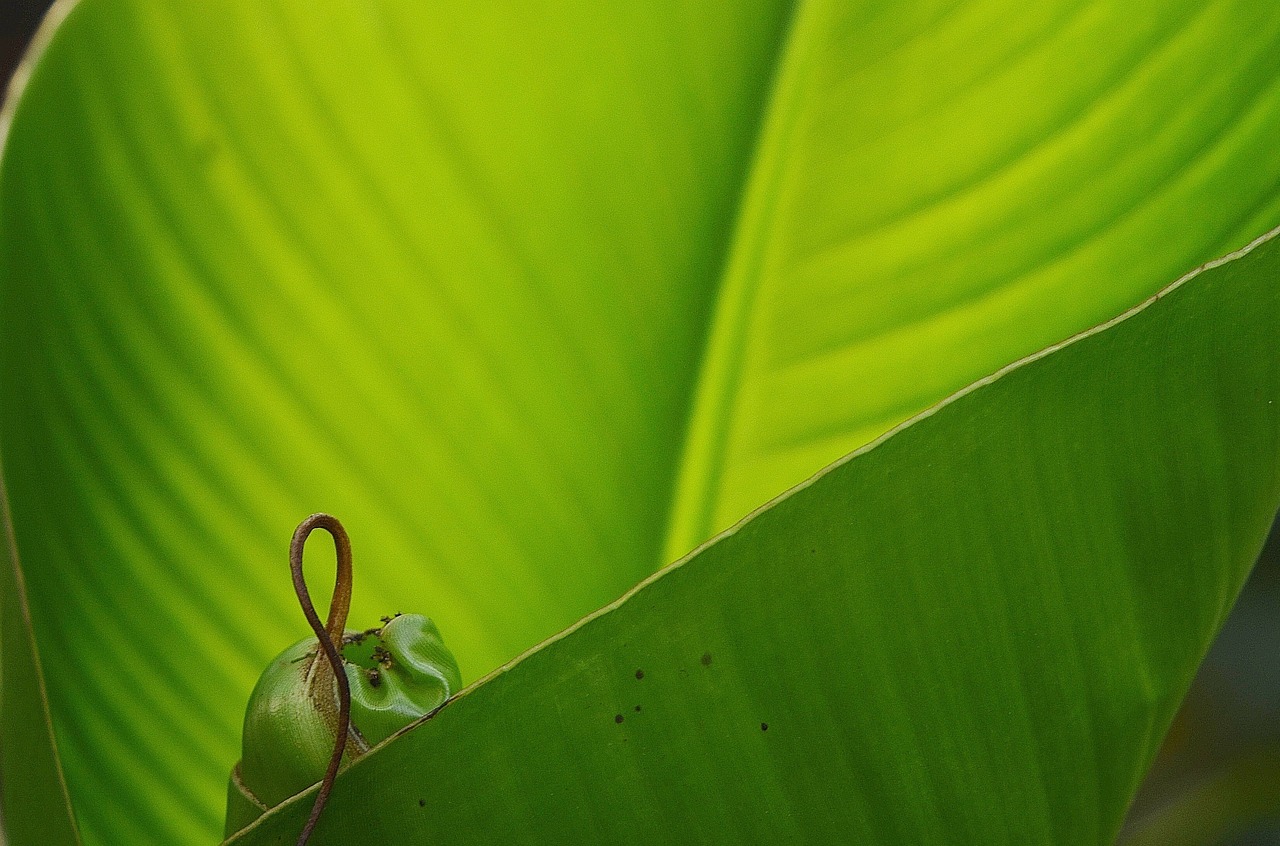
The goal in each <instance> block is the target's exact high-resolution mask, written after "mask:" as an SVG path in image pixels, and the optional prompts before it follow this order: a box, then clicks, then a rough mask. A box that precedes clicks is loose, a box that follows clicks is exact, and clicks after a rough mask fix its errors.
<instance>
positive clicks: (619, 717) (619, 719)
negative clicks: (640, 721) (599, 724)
mask: <svg viewBox="0 0 1280 846" xmlns="http://www.w3.org/2000/svg"><path fill="white" fill-rule="evenodd" d="M613 721H614V722H615V723H621V722H622V715H621V714H615V715H614V717H613Z"/></svg>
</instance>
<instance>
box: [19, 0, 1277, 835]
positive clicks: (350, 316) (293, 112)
mask: <svg viewBox="0 0 1280 846" xmlns="http://www.w3.org/2000/svg"><path fill="white" fill-rule="evenodd" d="M1278 32H1280V12H1277V11H1276V10H1275V9H1273V8H1270V7H1269V6H1267V5H1266V4H1259V3H1254V2H1216V3H1213V4H1209V5H1203V4H1192V3H1188V2H1174V1H1173V0H1160V2H1156V1H1155V0H1149V2H1141V3H1137V4H1128V5H1126V6H1125V7H1124V8H1120V7H1118V6H1116V5H1113V4H1101V3H1099V4H1078V3H1066V2H1063V3H1047V4H1037V5H1036V6H1035V8H1034V9H1031V8H1028V7H1027V6H1026V4H1016V3H1012V2H996V1H995V0H987V1H986V2H984V0H970V2H929V1H928V0H914V2H911V3H896V2H895V3H859V4H851V3H845V4H840V3H829V2H804V3H799V4H797V5H795V6H794V7H792V6H790V5H788V4H784V3H780V2H779V3H773V2H765V0H759V2H754V3H728V2H724V3H711V4H692V5H691V4H681V3H675V2H665V3H663V2H651V3H646V4H626V5H625V6H622V7H617V6H616V4H592V3H586V2H567V1H563V0H562V2H550V1H549V0H548V2H542V3H535V4H529V3H521V4H515V3H511V4H474V3H440V4H430V5H429V6H428V5H427V4H417V3H410V2H403V0H378V2H372V3H362V4H349V3H343V2H338V0H323V1H322V2H319V3H317V2H308V3H302V2H292V1H291V2H281V3H273V4H269V5H266V6H264V5H263V4H260V3H255V2H249V0H217V2H211V3H201V4H179V3H144V2H141V0H115V1H114V2H108V0H83V2H81V3H80V4H79V5H77V6H76V7H75V8H74V10H73V11H72V12H71V13H70V15H69V17H68V18H67V21H66V23H65V24H64V25H63V26H62V27H61V29H60V30H59V31H58V33H57V35H56V37H55V38H53V40H52V42H51V44H50V46H49V48H48V50H47V51H45V52H44V53H43V54H42V55H41V57H40V59H39V61H38V62H37V63H36V65H35V66H34V69H33V73H32V77H31V82H30V84H29V85H28V86H27V89H26V91H25V93H24V95H23V97H22V98H21V100H20V101H19V102H18V103H17V104H16V108H15V110H14V114H13V124H12V130H11V132H10V135H9V138H8V141H7V145H6V148H5V152H4V159H3V164H2V169H0V259H2V261H3V264H2V265H0V274H2V275H0V403H2V404H0V455H2V457H3V460H4V470H5V474H6V481H7V484H8V487H9V493H10V497H11V503H12V511H13V519H14V527H15V530H16V539H17V548H18V555H19V560H20V562H21V575H22V576H23V577H24V578H25V583H26V588H27V593H26V597H27V599H28V601H29V606H30V618H31V622H32V629H31V632H32V634H33V637H34V650H35V652H36V653H38V655H39V656H40V657H41V658H42V660H43V665H44V668H45V676H46V680H47V686H48V708H49V713H50V716H51V719H52V725H53V728H54V734H55V736H56V739H57V741H58V744H59V750H60V752H61V754H62V762H63V765H64V769H65V772H66V778H67V784H68V788H69V791H70V794H71V801H72V803H73V805H74V807H75V813H76V817H77V819H78V821H79V823H80V827H81V829H82V832H83V836H84V840H85V841H86V842H89V843H101V842H143V841H149V840H154V841H161V842H194V841H196V840H199V839H202V838H203V839H209V838H210V837H212V836H213V834H214V833H216V831H217V830H218V829H219V820H220V818H221V803H222V799H223V795H224V794H223V787H224V785H225V779H226V773H227V770H228V769H229V767H230V765H231V763H232V762H233V761H234V760H235V758H236V756H237V746H238V738H239V721H240V716H241V711H240V709H241V708H242V707H243V703H244V701H245V699H246V698H247V696H248V692H249V689H250V688H251V687H252V685H253V681H254V679H255V678H256V676H257V673H258V672H259V671H260V669H261V668H262V667H263V666H264V665H265V664H266V662H267V661H268V660H269V659H270V657H271V656H272V655H273V654H275V653H276V652H277V651H278V650H279V649H280V648H281V647H282V646H284V645H285V644H287V643H289V642H291V641H293V640H295V639H296V638H297V637H299V636H301V635H302V634H303V633H304V627H303V626H302V625H301V620H300V618H299V616H298V614H297V612H296V610H294V607H293V604H292V599H291V597H290V594H289V589H288V583H287V579H286V578H284V577H283V574H284V572H285V570H284V552H285V545H286V544H285V542H286V540H287V538H288V534H289V532H290V531H291V529H292V526H293V525H294V524H295V523H296V522H297V520H298V519H300V518H301V516H304V515H305V514H307V513H310V512H312V511H316V510H326V511H330V512H333V513H337V514H339V515H340V516H341V517H342V519H343V520H344V522H345V523H346V524H347V526H348V528H349V529H350V530H351V533H352V535H353V538H354V542H355V547H356V556H357V559H358V567H359V573H358V575H357V586H356V604H355V607H354V614H355V617H354V618H353V622H354V623H355V624H356V625H360V619H361V618H362V617H363V618H364V619H367V620H369V621H370V623H372V621H374V620H376V619H377V617H378V616H379V615H381V614H384V613H391V612H394V611H405V612H414V611H416V612H420V613H425V614H429V615H430V616H432V617H433V618H434V619H436V620H437V621H438V622H439V624H440V627H441V630H442V632H443V633H444V636H445V639H446V641H447V643H448V644H449V645H450V647H451V648H452V649H453V650H454V652H455V653H456V654H457V656H458V658H459V661H460V663H461V665H462V668H463V672H464V674H466V677H467V678H468V679H475V678H477V677H478V676H480V675H482V674H483V673H485V672H487V671H489V670H490V669H492V668H494V667H496V666H498V665H499V664H501V663H502V662H504V661H506V660H508V659H510V658H511V657H512V656H513V655H515V654H517V653H518V652H519V651H520V650H522V649H525V648H528V647H530V646H532V645H534V644H535V643H537V642H538V641H539V640H541V639H542V638H544V637H546V636H548V635H550V634H552V633H554V632H556V631H557V630H559V629H561V628H563V627H564V626H567V625H569V624H571V623H572V622H573V621H574V620H576V619H578V618H580V617H581V616H582V615H583V614H585V613H587V612H590V611H592V610H593V609H596V608H598V607H600V606H602V605H604V604H606V603H608V602H610V601H611V600H613V599H614V598H616V597H617V596H618V595H619V594H620V593H622V592H623V591H624V590H626V589H627V588H628V587H629V586H631V585H633V584H635V583H636V582H637V581H638V580H639V579H641V578H643V577H644V576H645V575H647V574H649V573H651V572H652V571H653V570H654V569H656V568H657V567H658V566H660V565H661V564H664V563H667V562H668V561H671V560H674V559H675V558H677V557H679V556H681V555H683V554H684V553H685V552H687V551H688V550H689V549H690V548H692V547H693V546H694V545H695V544H696V543H698V542H700V541H702V540H704V539H705V538H707V537H708V536H710V535H711V534H712V533H713V532H714V531H716V530H717V529H720V528H723V527H725V526H727V525H728V524H729V523H731V522H733V521H734V520H735V519H737V518H738V517H741V516H742V515H744V514H745V513H747V512H748V511H749V510H751V509H752V508H754V507H756V506H758V505H759V504H761V503H763V502H764V501H765V500H767V499H769V498H770V497H772V496H774V495H776V494H778V493H779V492H781V491H783V490H784V489H786V488H787V487H788V486H790V485H792V484H795V483H797V482H800V481H801V480H803V479H804V478H806V477H807V476H808V475H809V474H811V473H813V472H814V471H816V470H818V469H819V468H821V467H822V466H823V465H825V464H826V463H828V462H829V461H831V460H834V459H836V458H838V457H839V456H841V455H842V454H844V453H846V452H848V451H850V450H852V449H854V448H856V447H858V446H860V445H862V444H864V443H866V442H868V441H870V440H871V439H872V438H874V437H875V436H877V435H878V434H880V433H882V432H884V431H885V430H887V429H888V428H889V427H890V426H892V425H894V424H895V423H897V422H899V421H901V420H903V419H905V418H906V417H908V416H910V415H911V414H912V413H914V412H916V411H918V410H920V409H922V408H925V407H927V406H929V405H930V404H932V403H933V402H936V401H937V400H939V399H941V398H942V397H944V396H946V395H947V394H949V393H951V392H952V391H954V390H956V389H959V388H961V387H963V386H964V385H965V384H967V383H969V382H971V381H973V380H974V379H976V378H979V377H981V376H983V375H985V374H988V373H990V372H992V371H993V370H995V369H996V368H998V367H1000V366H1002V365H1004V364H1006V363H1007V362H1009V361H1012V360H1014V359H1016V358H1018V357H1020V356H1022V355H1026V354H1029V353H1031V352H1034V351H1035V350H1037V349H1040V348H1042V347H1044V346H1045V345H1047V344H1050V343H1053V342H1055V341H1058V340H1061V339H1062V338H1064V337H1066V336H1068V335H1070V334H1072V333H1074V332H1076V331H1079V330H1082V329H1085V328H1087V327H1088V326H1091V325H1094V324H1096V323H1098V322H1100V321H1102V320H1105V319H1107V318H1110V317H1112V316H1114V315H1115V314H1117V313H1118V312H1119V311H1121V310H1123V309H1124V308H1125V307H1127V306H1129V305H1132V304H1133V303H1135V302H1137V301H1138V300H1140V299H1142V298H1143V297H1145V296H1147V295H1149V294H1150V293H1152V292H1153V291H1155V290H1157V289H1158V288H1160V287H1161V286H1162V285H1164V284H1166V283H1167V282H1168V281H1170V280H1171V279H1173V278H1175V277H1176V276H1177V275H1178V274H1180V273H1181V272H1183V271H1185V270H1187V269H1189V268H1190V267H1192V266H1194V265H1195V264H1197V263H1199V262H1201V261H1204V260H1207V259H1209V258H1212V257H1214V256H1215V255H1218V254H1220V253H1222V252H1225V251H1226V250H1228V249H1231V248H1233V247H1235V246H1238V245H1239V244H1242V243H1244V242H1245V241H1247V240H1248V239H1249V238H1250V237H1252V236H1254V235H1256V234H1258V233H1260V232H1261V231H1263V230H1265V229H1267V228H1268V227H1270V226H1271V225H1274V223H1275V222H1276V219H1277V217H1278V216H1280V212H1278V211H1277V207H1278V205H1280V191H1277V186H1278V185H1280V149H1277V147H1276V145H1275V144H1274V143H1273V139H1274V138H1275V137H1276V131H1277V128H1278V127H1277V123H1278V122H1280V98H1277V96H1276V87H1277V80H1280V50H1277V49H1276V47H1277V45H1276V41H1277V39H1278V34H1277V33H1278ZM976 434H977V433H975V436H976ZM1194 471H1196V468H1191V470H1190V471H1189V472H1194ZM1063 495H1064V496H1070V495H1084V494H1083V493H1081V492H1079V491H1072V492H1064V494H1063ZM1079 566H1081V567H1089V568H1095V569H1096V568H1099V567H1102V566H1103V565H1102V564H1100V563H1092V562H1087V561H1082V562H1080V563H1079ZM1231 566H1232V567H1234V566H1236V564H1235V562H1233V563H1232V565H1231ZM1223 567H1224V569H1223V570H1221V571H1218V570H1212V569H1211V570H1209V571H1207V572H1206V573H1205V574H1204V578H1206V579H1209V580H1211V581H1213V580H1221V583H1222V584H1230V583H1231V580H1230V578H1228V576H1227V575H1225V574H1228V573H1234V572H1235V571H1234V570H1233V569H1231V568H1228V567H1226V565H1223ZM323 581H325V579H321V578H319V576H318V575H317V577H316V578H313V582H316V583H320V582H323ZM1215 583H1217V582H1215ZM1013 587H1014V586H1012V585H1011V587H1010V589H1011V590H1012V589H1013ZM1224 597H1225V595H1224ZM1016 598H1017V597H1015V596H1014V595H1012V594H1011V595H1010V597H1009V599H1010V601H1011V602H1012V601H1015V600H1016ZM1222 601H1224V602H1225V601H1226V599H1225V598H1223V599H1222ZM705 613H706V616H707V617H708V618H709V619H714V618H717V617H719V616H721V615H723V614H727V613H730V609H728V608H726V607H724V606H723V605H722V604H721V603H718V602H715V603H711V604H709V605H708V606H707V608H706V609H705ZM784 613H785V612H784V611H783V610H780V611H779V612H778V616H777V617H776V619H774V622H775V623H776V622H779V621H781V620H782V616H781V615H782V614H784ZM794 622H795V621H793V623H794ZM5 625H6V626H7V627H9V626H10V623H9V622H6V624H5ZM762 625H763V623H762ZM934 625H937V626H939V627H940V626H941V624H940V623H939V624H934ZM1170 625H1171V626H1174V627H1175V628H1176V629H1177V631H1175V632H1173V633H1172V634H1171V635H1170V640H1171V642H1177V643H1183V644H1192V643H1197V642H1198V640H1197V639H1196V637H1192V628H1193V627H1194V626H1195V625H1197V623H1196V621H1191V620H1188V621H1186V626H1187V627H1188V628H1186V629H1183V628H1180V626H1181V625H1182V624H1181V623H1178V622H1176V621H1174V622H1171V623H1170ZM9 630H10V629H9V628H6V637H7V633H8V632H9ZM18 630H19V632H20V631H21V628H20V627H19V629H18ZM928 631H933V632H934V634H935V635H936V634H937V632H938V631H940V628H939V629H938V630H933V629H928V630H925V629H922V630H921V634H920V636H921V637H922V638H923V637H925V636H926V634H927V632H928ZM1195 632H1196V633H1197V637H1198V632H1199V629H1195ZM1188 648H1189V647H1188ZM31 651H32V650H30V649H28V650H27V652H31ZM9 654H10V652H9V646H8V645H6V655H9ZM12 654H15V655H20V654H22V653H21V650H18V651H15V652H13V653H12ZM1184 657H1185V658H1186V660H1192V659H1193V657H1194V650H1192V651H1191V652H1188V653H1187V654H1186V655H1185V656H1184ZM8 660H9V658H8V657H6V661H8ZM1046 660H1047V659H1046ZM1060 660H1061V661H1067V660H1068V658H1061V659H1060ZM833 669H834V668H833ZM1059 669H1060V668H1059V667H1058V664H1057V663H1056V662H1054V661H1050V662H1049V667H1048V669H1046V670H1045V671H1044V672H1045V673H1049V674H1052V673H1056V672H1058V671H1059ZM548 672H551V671H548ZM849 672H856V671H849ZM8 675H9V674H8V669H7V666H6V677H8ZM16 677H17V678H19V679H21V678H22V676H21V674H18V675H17V676H16ZM1157 682H1158V685H1159V686H1169V685H1173V682H1172V681H1171V680H1170V678H1162V679H1159V680H1157ZM19 684H22V685H23V686H22V687H19V689H18V690H17V691H13V690H12V687H10V688H9V689H6V693H5V696H6V698H7V701H8V698H9V697H10V694H11V693H12V696H13V697H14V701H17V700H24V698H25V699H31V698H38V696H39V693H40V691H39V689H38V688H37V687H36V686H34V684H32V685H26V684H25V683H21V682H19ZM1161 689H1164V688H1163V687H1161ZM24 701H25V700H24ZM962 705H963V702H960V701H957V703H956V707H957V708H959V707H961V706H962ZM37 710H38V709H37ZM445 713H446V714H447V713H449V711H446V712H445ZM974 713H976V712H974ZM973 715H974V714H973V713H970V717H973ZM1069 717H1070V715H1066V716H1064V717H1063V718H1064V719H1068V718H1069ZM5 726H6V728H5V731H6V739H5V741H4V745H7V744H8V740H7V736H8V734H9V733H11V732H13V731H19V730H22V727H21V726H20V725H18V724H16V723H14V722H12V721H10V720H8V719H6V721H5ZM473 730H475V731H481V730H482V728H481V727H480V726H478V725H477V726H476V727H475V728H474V729H473ZM483 730H484V731H488V732H491V733H492V735H493V737H494V738H495V739H494V742H495V743H500V742H501V733H502V732H504V731H506V730H507V729H506V728H505V727H503V726H500V725H496V724H494V725H489V726H488V727H487V728H486V729H483ZM1053 730H1055V727H1054V726H1049V727H1047V728H1046V729H1045V731H1046V732H1051V731H1053ZM963 751H965V752H966V754H968V755H972V756H975V758H977V757H982V756H984V755H985V754H986V752H985V751H984V750H963ZM476 754H480V753H479V752H477V753H476ZM938 754H939V755H941V754H942V753H941V752H939V753H938ZM962 757H963V756H962ZM19 764H20V762H17V761H15V760H14V759H13V758H11V757H6V758H5V759H4V767H5V773H6V774H7V773H11V772H12V771H13V770H12V768H13V767H15V766H18V765H19ZM584 766H585V765H584ZM775 776H776V778H778V779H785V778H790V777H791V776H790V775H789V774H784V773H781V772H779V773H775ZM6 777H7V778H8V777H9V776H6ZM583 777H584V778H585V777H586V776H583ZM108 797H109V798H108ZM1109 798H1111V799H1112V800H1114V797H1109ZM50 801H51V802H52V798H51V800H50ZM1116 801H1118V800H1116ZM5 811H6V814H7V815H8V816H9V817H10V818H11V819H12V818H13V817H14V815H15V814H16V815H18V816H19V817H21V816H22V815H26V814H30V815H32V816H31V819H37V820H38V818H39V815H40V814H42V813H44V810H43V809H41V808H31V809H27V808H24V807H21V806H19V807H16V808H9V807H6V809H5ZM1015 812H1017V809H1016V808H1013V807H1011V808H1010V809H1009V813H1015Z"/></svg>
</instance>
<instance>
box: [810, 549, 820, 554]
mask: <svg viewBox="0 0 1280 846" xmlns="http://www.w3.org/2000/svg"><path fill="white" fill-rule="evenodd" d="M809 554H810V555H817V554H818V550H816V549H811V550H809Z"/></svg>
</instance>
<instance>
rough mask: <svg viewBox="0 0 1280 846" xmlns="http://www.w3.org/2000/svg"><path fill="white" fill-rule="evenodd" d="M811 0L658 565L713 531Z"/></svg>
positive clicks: (745, 200) (742, 212)
mask: <svg viewBox="0 0 1280 846" xmlns="http://www.w3.org/2000/svg"><path fill="white" fill-rule="evenodd" d="M816 5H817V4H816V3H814V2H812V0H795V3H794V5H793V6H792V8H791V10H790V12H789V14H788V16H787V19H786V21H785V23H784V25H783V28H782V37H781V38H780V39H779V41H778V44H779V46H778V51H777V54H776V57H775V60H774V62H773V73H772V77H771V79H770V82H769V84H768V85H767V86H766V88H765V97H764V100H763V107H762V109H761V114H760V119H759V120H758V122H757V124H756V126H757V129H756V133H755V138H754V141H753V143H752V144H751V146H750V153H749V154H748V157H747V162H746V167H745V168H744V178H743V180H742V183H741V187H740V189H739V191H738V197H737V202H736V204H735V206H734V211H733V212H732V220H733V222H732V223H731V225H730V237H729V238H728V240H727V241H726V246H725V255H724V260H723V263H722V270H721V272H720V274H719V276H718V277H717V278H716V279H715V280H714V282H715V283H716V290H715V292H714V295H713V300H712V309H711V317H710V322H709V324H708V327H707V331H706V333H705V335H704V338H705V341H704V344H703V350H702V356H701V360H700V362H699V364H698V368H697V369H698V374H697V377H696V379H695V380H694V382H693V394H692V396H691V398H690V400H689V405H688V414H687V417H686V429H685V433H684V443H683V448H682V450H681V454H680V458H679V460H678V462H677V464H676V467H675V473H674V475H673V484H674V487H673V490H672V495H671V498H670V503H671V504H670V511H669V513H668V516H667V521H666V537H665V539H664V542H663V547H662V561H660V562H657V563H658V564H660V565H665V564H668V563H670V562H672V561H675V560H677V559H679V558H680V557H681V556H683V555H684V554H685V553H687V552H688V551H689V550H691V549H693V548H694V547H695V546H696V545H697V544H699V543H700V542H702V541H703V540H705V539H706V538H707V537H709V536H710V534H711V532H712V530H713V529H714V528H715V527H714V525H713V515H714V511H713V509H714V506H715V491H716V489H717V488H718V486H719V482H720V479H721V477H722V475H723V472H724V461H725V453H726V451H727V449H728V443H729V427H730V425H731V423H732V412H733V408H734V405H735V402H736V399H737V396H738V392H739V390H740V388H741V384H742V378H741V377H742V360H743V357H744V355H745V353H746V336H747V332H748V329H749V327H750V325H751V316H752V313H753V311H752V307H753V305H754V302H755V296H756V293H757V291H758V290H759V285H760V282H761V279H762V277H761V275H760V274H759V273H757V272H756V270H757V268H758V267H759V265H760V263H761V262H762V261H763V259H764V250H762V249H761V248H760V246H761V241H760V240H759V237H758V236H759V235H760V233H762V232H763V231H764V230H765V229H766V228H767V224H768V222H769V220H770V216H771V212H772V211H773V208H774V200H775V198H776V196H777V189H778V185H779V183H780V182H781V179H782V174H783V170H782V168H781V167H779V166H778V164H779V159H780V155H781V151H782V150H783V149H784V147H785V145H784V143H783V141H784V139H785V138H786V137H787V135H788V133H789V132H790V130H791V128H792V127H793V125H794V120H795V117H796V115H797V114H798V110H797V109H796V108H794V102H795V100H796V99H797V91H798V89H799V86H797V85H795V84H793V83H794V81H795V79H796V77H797V76H798V75H799V69H800V66H801V65H802V63H803V62H802V59H803V56H804V53H803V52H802V51H801V48H802V47H803V46H804V45H806V44H808V43H809V36H808V33H809V30H810V29H811V28H812V26H813V21H814V19H815V18H816V17H817V15H816V13H815V11H814V9H815V6H816Z"/></svg>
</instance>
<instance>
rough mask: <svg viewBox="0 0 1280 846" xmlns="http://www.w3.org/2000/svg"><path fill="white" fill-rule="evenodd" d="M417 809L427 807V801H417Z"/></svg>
mask: <svg viewBox="0 0 1280 846" xmlns="http://www.w3.org/2000/svg"><path fill="white" fill-rule="evenodd" d="M418 807H419V808H425V807H427V800H426V799H419V800H418Z"/></svg>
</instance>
